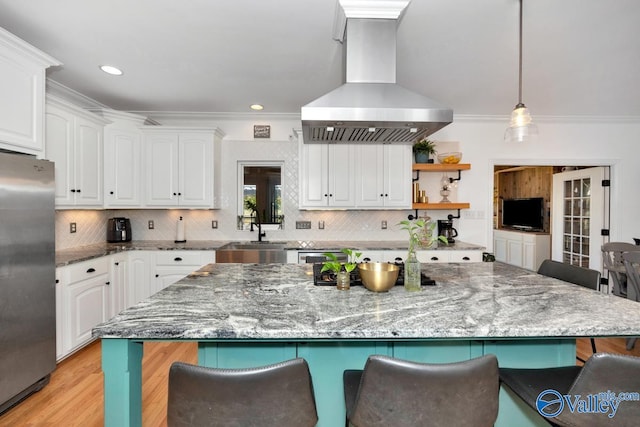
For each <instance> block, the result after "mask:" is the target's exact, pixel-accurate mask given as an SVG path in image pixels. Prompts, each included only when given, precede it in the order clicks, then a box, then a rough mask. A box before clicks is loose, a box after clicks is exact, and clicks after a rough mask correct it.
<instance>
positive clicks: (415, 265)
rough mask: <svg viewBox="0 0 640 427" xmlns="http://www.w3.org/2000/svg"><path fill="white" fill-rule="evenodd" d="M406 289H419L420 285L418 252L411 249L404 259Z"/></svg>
mask: <svg viewBox="0 0 640 427" xmlns="http://www.w3.org/2000/svg"><path fill="white" fill-rule="evenodd" d="M404 289H405V290H407V291H419V290H421V289H422V288H421V287H420V262H419V261H418V258H416V252H415V251H414V250H410V251H409V254H408V255H407V259H406V260H405V261H404Z"/></svg>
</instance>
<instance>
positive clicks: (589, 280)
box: [538, 259, 600, 362]
mask: <svg viewBox="0 0 640 427" xmlns="http://www.w3.org/2000/svg"><path fill="white" fill-rule="evenodd" d="M538 274H542V275H543V276H547V277H553V278H555V279H560V280H564V281H565V282H569V283H573V284H574V285H579V286H583V287H585V288H589V289H593V290H595V291H599V290H600V272H599V271H598V270H592V269H590V268H585V267H580V266H577V265H571V264H565V263H562V262H558V261H553V260H550V259H545V260H544V261H542V264H540V267H539V268H538ZM590 340H591V351H592V353H596V352H597V350H596V341H595V340H594V339H593V337H591V338H590ZM576 359H578V360H579V361H581V362H584V360H583V359H581V358H579V357H577V356H576Z"/></svg>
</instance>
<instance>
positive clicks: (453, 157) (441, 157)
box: [438, 151, 462, 165]
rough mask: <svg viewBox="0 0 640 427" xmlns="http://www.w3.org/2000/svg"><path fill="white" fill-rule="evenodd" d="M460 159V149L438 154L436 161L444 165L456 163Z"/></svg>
mask: <svg viewBox="0 0 640 427" xmlns="http://www.w3.org/2000/svg"><path fill="white" fill-rule="evenodd" d="M460 160H462V153H461V152H460V151H454V152H451V153H442V154H438V162H440V163H442V164H444V165H456V164H458V163H460Z"/></svg>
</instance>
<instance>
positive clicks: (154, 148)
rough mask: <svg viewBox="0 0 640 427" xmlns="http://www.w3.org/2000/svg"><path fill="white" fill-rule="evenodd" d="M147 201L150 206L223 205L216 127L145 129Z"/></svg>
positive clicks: (219, 134)
mask: <svg viewBox="0 0 640 427" xmlns="http://www.w3.org/2000/svg"><path fill="white" fill-rule="evenodd" d="M143 132H144V141H145V142H144V147H145V148H144V157H145V164H146V171H145V173H146V200H145V204H146V205H147V206H149V207H158V208H161V207H186V208H191V207H193V208H209V209H217V208H219V207H220V190H219V188H220V151H221V150H220V145H221V140H222V133H221V132H220V131H219V130H217V129H187V128H168V127H152V128H144V131H143Z"/></svg>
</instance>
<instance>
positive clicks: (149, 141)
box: [145, 133, 179, 206]
mask: <svg viewBox="0 0 640 427" xmlns="http://www.w3.org/2000/svg"><path fill="white" fill-rule="evenodd" d="M145 158H146V160H147V167H146V173H147V191H146V195H147V198H146V204H147V205H149V206H178V204H179V198H178V188H179V178H178V134H177V133H153V134H151V135H146V136H145Z"/></svg>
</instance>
